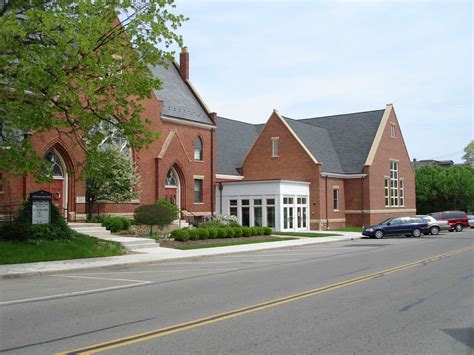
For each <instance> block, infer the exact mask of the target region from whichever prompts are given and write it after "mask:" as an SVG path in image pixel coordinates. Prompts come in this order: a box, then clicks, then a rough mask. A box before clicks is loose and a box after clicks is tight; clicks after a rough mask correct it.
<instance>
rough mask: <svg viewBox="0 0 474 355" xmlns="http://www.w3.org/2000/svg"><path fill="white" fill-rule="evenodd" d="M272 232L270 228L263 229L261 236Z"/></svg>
mask: <svg viewBox="0 0 474 355" xmlns="http://www.w3.org/2000/svg"><path fill="white" fill-rule="evenodd" d="M272 232H273V230H272V229H271V228H270V227H263V234H265V235H270V234H272Z"/></svg>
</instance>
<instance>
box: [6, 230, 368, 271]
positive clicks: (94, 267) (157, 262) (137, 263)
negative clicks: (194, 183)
mask: <svg viewBox="0 0 474 355" xmlns="http://www.w3.org/2000/svg"><path fill="white" fill-rule="evenodd" d="M320 238H325V237H320ZM361 238H362V235H360V236H353V237H350V238H349V237H348V238H347V239H343V240H327V241H320V242H317V243H308V244H303V245H284V246H282V245H280V246H277V245H275V246H274V247H270V248H263V249H255V250H229V251H224V252H217V251H216V252H215V253H213V254H205V255H189V256H179V257H171V258H166V259H156V260H138V261H130V262H120V261H118V262H117V263H114V264H111V265H104V266H97V265H92V264H91V265H90V266H82V267H73V268H70V269H66V270H61V269H58V270H45V271H25V272H12V273H7V274H0V279H3V280H8V279H18V278H23V277H29V276H43V275H51V274H57V273H61V274H63V273H70V272H78V271H88V270H93V269H107V268H115V267H120V266H128V265H146V264H159V263H163V262H168V261H179V260H195V259H201V258H206V257H210V256H218V255H229V254H246V253H254V252H260V251H262V250H272V249H283V248H289V247H305V246H307V245H315V244H327V243H338V242H345V241H351V240H357V239H361ZM317 239H318V240H321V239H319V238H317ZM272 243H278V242H272ZM119 257H120V256H119ZM73 260H74V259H73ZM76 260H87V258H86V259H76ZM58 261H59V260H58ZM46 262H47V261H46ZM13 265H15V264H13ZM17 265H18V264H17Z"/></svg>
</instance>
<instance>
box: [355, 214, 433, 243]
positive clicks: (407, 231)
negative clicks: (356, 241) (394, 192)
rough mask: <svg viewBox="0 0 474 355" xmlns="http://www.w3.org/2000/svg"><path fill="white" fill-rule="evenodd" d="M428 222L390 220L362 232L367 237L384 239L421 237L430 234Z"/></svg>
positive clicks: (422, 220)
mask: <svg viewBox="0 0 474 355" xmlns="http://www.w3.org/2000/svg"><path fill="white" fill-rule="evenodd" d="M429 232H430V228H429V226H428V222H427V221H426V220H424V219H422V218H419V217H396V218H389V219H386V220H385V221H383V222H381V223H380V224H376V225H373V226H369V227H367V228H365V229H364V230H363V231H362V234H363V235H365V236H367V237H371V238H372V237H375V238H377V239H380V238H383V237H384V236H386V235H406V236H413V237H420V236H421V234H422V233H424V234H428V233H429Z"/></svg>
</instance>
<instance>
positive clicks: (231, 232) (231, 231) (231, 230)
mask: <svg viewBox="0 0 474 355" xmlns="http://www.w3.org/2000/svg"><path fill="white" fill-rule="evenodd" d="M224 230H225V237H226V238H234V228H232V227H226V228H224Z"/></svg>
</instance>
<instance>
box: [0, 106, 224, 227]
mask: <svg viewBox="0 0 474 355" xmlns="http://www.w3.org/2000/svg"><path fill="white" fill-rule="evenodd" d="M143 105H144V108H145V110H144V112H143V114H142V115H143V117H146V118H149V119H150V121H151V122H152V123H153V124H152V127H151V129H153V130H158V131H159V132H160V133H161V136H160V139H159V140H158V141H156V142H153V143H152V144H150V145H149V146H148V147H147V148H145V149H142V150H141V151H138V152H134V159H135V161H136V162H137V165H138V170H139V174H140V176H141V192H140V197H139V203H138V202H137V203H126V204H112V203H104V204H101V205H100V211H101V213H106V214H107V213H111V214H130V213H133V211H134V210H135V208H136V207H137V206H138V205H144V204H152V203H154V202H155V201H156V199H157V198H164V181H165V177H166V174H167V172H168V170H169V168H170V167H171V166H172V165H173V164H176V165H178V166H180V167H181V171H182V172H183V175H182V178H183V180H184V181H183V188H182V191H183V192H185V193H184V194H183V195H184V197H183V203H182V208H185V209H187V210H189V211H191V212H194V213H195V214H198V215H199V214H210V213H211V212H212V209H213V208H212V207H213V202H212V201H213V189H212V186H213V175H214V167H213V164H214V160H215V159H214V155H213V154H214V152H213V149H212V146H213V144H214V134H213V132H212V131H211V130H208V129H204V128H199V127H192V126H188V125H181V124H173V123H168V122H163V121H162V120H161V118H160V114H161V111H162V107H163V106H162V102H161V101H159V100H157V99H156V98H152V99H147V100H145V101H144V102H143ZM173 129H174V130H176V132H177V135H175V137H174V138H173V140H172V141H171V143H170V145H169V147H168V149H167V150H166V153H165V154H164V155H163V157H162V158H161V159H158V155H159V154H160V151H161V150H162V147H163V144H164V142H165V140H166V137H168V134H169V133H170V131H171V130H173ZM198 135H199V136H200V137H201V139H202V142H203V161H202V162H196V161H194V159H193V158H194V140H195V138H196V137H197V136H198ZM178 136H179V138H180V140H181V142H182V144H181V143H180V141H179V139H178ZM32 139H33V147H34V148H35V150H36V151H37V152H38V154H40V155H45V154H46V152H47V151H48V150H49V149H51V148H52V147H53V146H55V147H56V148H58V147H59V148H58V149H60V150H61V153H62V156H63V157H64V158H65V160H66V163H67V164H68V168H69V170H70V173H71V178H70V179H69V205H68V209H69V211H70V212H77V213H81V214H84V213H85V204H82V203H81V204H76V203H75V202H76V197H77V196H85V185H84V182H83V181H81V180H80V172H81V166H82V163H83V161H84V153H83V151H82V150H81V149H80V147H78V146H77V145H76V144H75V143H74V141H73V140H71V139H69V138H68V137H67V136H65V135H61V136H59V135H58V133H57V132H56V131H51V132H47V133H44V134H35V135H33V137H32ZM185 151H186V153H187V155H186V154H185ZM193 175H200V176H203V177H204V180H203V203H202V204H194V201H193V199H194V180H193ZM5 177H6V178H8V182H7V183H6V184H5V185H4V186H3V190H4V191H3V193H1V194H0V204H5V203H7V202H8V201H17V202H21V200H23V198H24V197H25V196H27V195H28V194H29V193H30V192H32V191H36V190H37V189H38V188H39V185H38V184H36V183H35V181H34V177H32V176H28V177H26V178H23V177H20V178H9V176H8V175H6V176H5ZM25 187H26V188H25ZM0 213H1V211H0ZM71 218H72V219H74V216H72V217H71Z"/></svg>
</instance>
